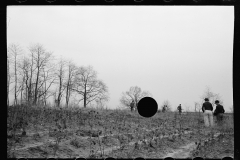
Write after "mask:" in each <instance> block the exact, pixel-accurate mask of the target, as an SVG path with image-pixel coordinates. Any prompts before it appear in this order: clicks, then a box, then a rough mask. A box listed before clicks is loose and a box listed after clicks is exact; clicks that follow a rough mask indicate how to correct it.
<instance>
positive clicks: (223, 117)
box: [6, 5, 234, 159]
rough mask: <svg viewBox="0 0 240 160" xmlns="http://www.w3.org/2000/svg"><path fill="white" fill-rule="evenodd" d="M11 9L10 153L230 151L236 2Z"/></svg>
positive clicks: (180, 154)
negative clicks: (230, 3) (228, 4)
mask: <svg viewBox="0 0 240 160" xmlns="http://www.w3.org/2000/svg"><path fill="white" fill-rule="evenodd" d="M6 10H7V12H6V20H7V22H6V36H7V37H6V39H7V40H6V41H7V46H6V47H7V158H85V159H89V158H96V159H105V158H109V157H112V158H115V159H120V158H123V159H125V158H131V159H135V158H143V159H146V158H154V159H164V158H167V157H171V158H174V159H176V158H190V159H193V158H195V157H202V158H211V159H212V158H213V159H216V158H217V159H222V158H224V157H231V158H234V123H233V122H234V121H233V118H234V116H233V114H234V106H233V46H234V6H187V5H186V6H184V5H182V6H153V5H152V6H149V5H146V6H134V5H133V6H124V5H122V6H114V5H112V6H100V5H99V6H97V5H96V6H88V5H85V6H84V5H83V6H71V5H69V6H67V5H66V6H54V5H51V6H50V5H49V6H40V5H25V6H24V5H21V6H18V5H11V6H7V8H6Z"/></svg>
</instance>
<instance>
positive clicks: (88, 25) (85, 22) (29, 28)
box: [7, 6, 234, 110]
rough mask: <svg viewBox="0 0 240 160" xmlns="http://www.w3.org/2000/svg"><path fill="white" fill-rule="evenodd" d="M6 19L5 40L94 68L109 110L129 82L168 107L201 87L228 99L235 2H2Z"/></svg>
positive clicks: (187, 100)
mask: <svg viewBox="0 0 240 160" xmlns="http://www.w3.org/2000/svg"><path fill="white" fill-rule="evenodd" d="M7 20H8V22H9V23H8V28H7V43H8V44H10V43H18V44H20V45H21V46H22V47H23V48H27V47H28V46H29V45H30V44H31V43H40V44H42V45H43V46H44V47H45V48H46V49H47V50H49V51H53V54H54V55H56V56H62V57H63V58H64V59H71V60H73V61H74V62H75V63H76V64H77V65H79V66H81V65H83V66H87V65H91V66H93V68H94V69H95V70H96V71H97V72H98V78H99V79H101V80H103V81H104V82H105V83H106V84H107V86H108V88H109V93H110V101H109V102H108V107H110V108H116V107H117V106H119V104H120V102H119V99H120V97H121V94H122V92H124V91H127V90H129V88H130V87H131V86H139V87H141V89H142V90H146V91H149V92H150V93H151V94H152V95H153V98H154V99H155V100H156V101H157V103H158V105H159V106H160V105H161V104H162V103H163V101H164V100H169V101H170V103H171V105H172V108H174V109H176V107H177V106H178V104H180V103H181V104H182V106H183V109H186V107H187V106H189V108H190V109H193V108H194V102H195V101H200V96H201V95H202V94H203V92H204V90H205V88H206V86H209V87H210V88H211V90H212V91H213V92H214V93H219V94H220V95H221V97H222V99H223V104H224V107H225V109H226V110H229V107H230V106H231V105H232V104H233V89H232V60H233V59H232V58H233V29H234V7H233V6H8V7H7ZM214 108H215V107H214Z"/></svg>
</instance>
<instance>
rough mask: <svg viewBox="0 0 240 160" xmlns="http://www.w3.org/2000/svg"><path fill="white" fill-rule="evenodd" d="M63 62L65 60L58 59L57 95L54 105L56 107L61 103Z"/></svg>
mask: <svg viewBox="0 0 240 160" xmlns="http://www.w3.org/2000/svg"><path fill="white" fill-rule="evenodd" d="M65 64H66V62H65V61H63V60H62V59H60V61H59V62H58V65H57V66H58V69H57V71H56V75H57V78H58V92H57V97H56V105H57V107H59V106H60V103H61V99H62V96H63V91H64V89H65V87H64V86H63V84H64V82H63V81H64V74H65Z"/></svg>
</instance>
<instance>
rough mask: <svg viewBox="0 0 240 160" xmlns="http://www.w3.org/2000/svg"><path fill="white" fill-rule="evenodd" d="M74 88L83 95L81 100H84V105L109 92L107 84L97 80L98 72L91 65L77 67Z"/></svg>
mask: <svg viewBox="0 0 240 160" xmlns="http://www.w3.org/2000/svg"><path fill="white" fill-rule="evenodd" d="M72 90H73V91H76V92H77V93H78V94H80V95H82V98H81V99H80V101H81V100H83V105H84V107H86V106H87V104H89V103H90V102H92V101H95V100H96V99H98V98H99V97H103V96H104V95H105V94H106V93H107V92H108V89H107V86H106V84H105V83H104V82H103V81H101V80H97V72H96V71H94V70H93V68H92V67H91V66H88V67H79V68H78V69H77V71H76V75H75V78H74V83H73V88H72Z"/></svg>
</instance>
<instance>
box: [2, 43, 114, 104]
mask: <svg viewBox="0 0 240 160" xmlns="http://www.w3.org/2000/svg"><path fill="white" fill-rule="evenodd" d="M10 93H13V95H14V98H13V105H17V104H23V103H27V104H30V105H37V104H43V105H47V103H48V99H49V97H51V96H52V97H54V103H55V105H56V106H60V105H63V100H64V101H65V105H66V106H67V107H68V106H69V104H70V100H71V98H72V96H75V97H78V98H77V101H78V103H79V102H83V106H84V107H86V106H87V105H88V104H89V103H91V102H94V103H97V104H103V103H104V102H106V101H108V99H109V96H108V87H107V85H106V84H105V83H104V82H103V81H102V80H100V79H98V78H97V72H96V71H95V70H94V69H93V67H92V66H86V67H85V66H77V65H76V64H74V63H73V62H72V61H71V60H63V59H62V58H56V57H55V56H54V55H53V53H52V52H50V51H48V50H46V48H45V47H44V46H43V45H42V44H33V45H30V46H29V47H28V48H27V50H26V51H24V50H23V49H22V47H21V46H20V45H18V44H10V45H8V47H7V105H8V106H9V103H10V102H9V101H10V100H9V95H10Z"/></svg>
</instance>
